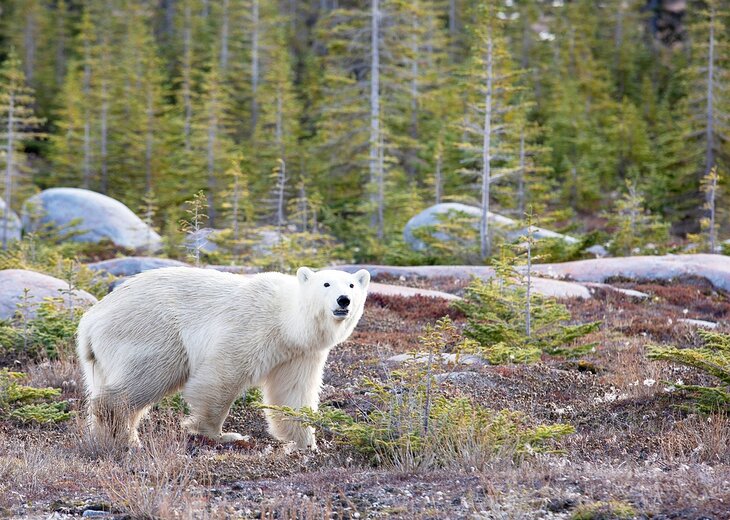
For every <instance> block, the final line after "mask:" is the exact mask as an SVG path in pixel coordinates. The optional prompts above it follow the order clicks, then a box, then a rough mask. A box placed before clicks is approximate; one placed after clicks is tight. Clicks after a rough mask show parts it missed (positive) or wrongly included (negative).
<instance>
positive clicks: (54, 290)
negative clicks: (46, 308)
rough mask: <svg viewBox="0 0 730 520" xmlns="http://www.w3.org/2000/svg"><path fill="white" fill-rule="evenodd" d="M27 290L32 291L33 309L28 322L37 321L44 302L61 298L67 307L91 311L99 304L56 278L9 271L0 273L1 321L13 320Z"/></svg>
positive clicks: (29, 311) (30, 309)
mask: <svg viewBox="0 0 730 520" xmlns="http://www.w3.org/2000/svg"><path fill="white" fill-rule="evenodd" d="M24 289H29V292H28V303H29V304H30V308H29V309H28V310H27V311H26V313H27V314H26V315H27V317H28V318H32V317H35V315H36V308H37V305H38V304H39V303H41V302H42V301H43V299H44V298H59V297H61V298H63V302H64V305H65V306H66V307H70V306H71V305H73V306H82V307H88V306H90V305H93V304H94V303H96V301H97V300H96V298H95V297H94V296H93V295H91V294H89V293H87V292H86V291H81V290H75V291H71V292H70V293H69V292H68V283H66V282H65V281H63V280H59V279H58V278H54V277H53V276H48V275H46V274H42V273H37V272H35V271H26V270H24V269H5V270H2V271H0V319H10V318H12V317H13V315H14V314H15V311H16V310H17V308H18V304H19V303H21V302H22V301H23V291H24ZM62 291H63V292H62Z"/></svg>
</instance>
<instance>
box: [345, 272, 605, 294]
mask: <svg viewBox="0 0 730 520" xmlns="http://www.w3.org/2000/svg"><path fill="white" fill-rule="evenodd" d="M331 269H341V270H343V271H347V272H349V273H355V272H357V271H358V270H360V269H367V270H368V271H369V272H370V276H372V277H373V278H377V277H378V276H384V275H385V276H393V277H396V278H401V279H403V280H408V279H414V278H427V279H428V278H452V279H457V280H469V279H471V278H472V277H477V278H481V279H483V280H489V279H490V278H492V277H493V276H494V269H492V268H491V267H486V266H483V265H419V266H405V267H401V266H390V265H338V266H334V267H332V268H331ZM371 285H376V286H383V287H388V288H391V287H392V288H400V289H399V290H403V291H405V290H406V289H409V288H407V287H402V288H401V287H400V286H393V285H384V284H371ZM532 289H533V290H534V291H535V293H537V294H541V295H543V296H551V297H553V298H584V299H588V298H590V297H591V293H590V291H589V290H588V288H587V287H585V286H584V285H582V284H578V283H573V282H567V281H563V280H553V279H550V278H539V277H533V278H532ZM388 290H392V291H394V292H393V293H391V294H395V291H396V289H388ZM410 290H412V291H413V290H415V289H410ZM428 292H432V293H439V291H428ZM384 294H385V293H384ZM440 294H447V293H439V295H440ZM449 296H450V298H448V299H455V298H456V296H454V295H449ZM441 297H443V296H441Z"/></svg>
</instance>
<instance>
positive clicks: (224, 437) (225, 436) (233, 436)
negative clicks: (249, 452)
mask: <svg viewBox="0 0 730 520" xmlns="http://www.w3.org/2000/svg"><path fill="white" fill-rule="evenodd" d="M249 439H250V437H249V436H248V435H241V434H240V433H234V432H226V433H221V435H220V437H218V442H235V441H248V440H249Z"/></svg>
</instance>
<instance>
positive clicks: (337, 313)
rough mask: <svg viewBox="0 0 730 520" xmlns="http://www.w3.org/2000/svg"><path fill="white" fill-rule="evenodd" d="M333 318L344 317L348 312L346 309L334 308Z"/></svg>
mask: <svg viewBox="0 0 730 520" xmlns="http://www.w3.org/2000/svg"><path fill="white" fill-rule="evenodd" d="M332 314H333V315H334V316H335V318H340V319H345V318H347V316H348V315H349V314H350V311H349V310H348V309H335V310H333V311H332Z"/></svg>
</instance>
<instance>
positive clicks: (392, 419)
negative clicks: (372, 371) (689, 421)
mask: <svg viewBox="0 0 730 520" xmlns="http://www.w3.org/2000/svg"><path fill="white" fill-rule="evenodd" d="M472 343H473V342H472V341H470V340H468V339H465V338H463V337H462V336H461V335H460V334H459V333H458V331H457V329H456V327H455V325H454V324H453V323H452V322H451V320H450V319H449V318H442V319H440V320H438V321H437V322H436V323H435V324H434V325H433V326H429V327H427V328H426V330H425V331H424V335H423V337H422V338H421V346H422V349H421V350H426V351H427V352H428V356H427V360H426V363H424V362H423V359H422V357H421V356H414V358H413V361H412V362H411V363H408V364H407V365H406V366H405V367H404V368H403V369H401V370H394V371H392V372H387V373H386V380H385V381H380V380H368V381H366V384H367V388H368V394H367V395H368V398H367V403H364V405H363V406H359V405H356V408H358V410H359V411H358V413H356V414H353V415H351V414H348V413H347V412H345V411H343V410H340V409H336V408H330V407H327V406H323V407H321V408H320V409H319V410H318V411H314V410H311V409H309V408H304V409H301V410H293V409H291V408H286V407H276V406H262V407H264V408H267V409H271V410H274V411H276V412H278V413H282V414H284V415H286V416H288V417H290V418H291V419H292V420H296V421H300V422H301V423H303V424H306V425H309V426H313V427H315V428H317V429H319V430H321V431H322V432H324V433H325V434H326V435H328V436H331V437H333V438H334V440H335V441H336V442H341V443H342V444H343V445H345V446H347V447H348V448H350V449H352V450H354V451H355V452H356V453H358V454H359V455H361V456H363V457H365V458H366V459H367V460H369V461H370V462H371V463H373V464H375V465H386V466H392V467H397V468H400V469H403V470H407V471H410V470H414V469H418V468H420V469H428V468H433V467H448V466H454V465H461V466H463V465H468V466H470V467H471V466H474V465H477V466H484V465H486V464H487V463H488V462H489V461H490V460H493V459H494V458H496V457H500V456H507V457H514V458H516V459H520V458H522V457H525V456H528V455H532V454H535V453H548V452H554V451H556V448H555V443H556V441H558V440H559V439H560V438H562V437H564V436H565V435H569V434H571V433H573V432H574V429H573V427H572V426H570V425H568V424H560V423H557V424H540V425H534V424H532V423H534V421H533V420H532V419H531V418H530V417H529V416H526V415H525V414H523V413H520V412H515V411H511V410H499V411H498V410H491V409H489V408H485V407H483V406H481V405H479V404H477V403H474V402H473V401H472V400H471V399H470V398H468V397H465V396H462V395H459V393H458V392H456V393H455V394H454V389H453V387H451V386H450V385H445V384H444V381H445V379H444V378H439V377H437V375H439V374H438V373H437V371H439V370H443V363H442V359H443V354H444V353H446V351H455V352H456V353H457V355H458V353H460V352H462V351H468V350H470V349H471V348H473V345H471V344H472Z"/></svg>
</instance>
